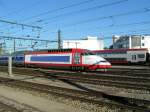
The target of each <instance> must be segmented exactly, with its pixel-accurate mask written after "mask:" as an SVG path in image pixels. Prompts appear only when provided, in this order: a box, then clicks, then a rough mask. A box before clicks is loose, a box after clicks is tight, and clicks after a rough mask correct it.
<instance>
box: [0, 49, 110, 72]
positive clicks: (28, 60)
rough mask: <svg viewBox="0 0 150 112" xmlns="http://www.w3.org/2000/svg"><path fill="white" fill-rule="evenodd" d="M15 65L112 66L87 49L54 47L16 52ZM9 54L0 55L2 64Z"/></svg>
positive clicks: (49, 66) (102, 67)
mask: <svg viewBox="0 0 150 112" xmlns="http://www.w3.org/2000/svg"><path fill="white" fill-rule="evenodd" d="M12 62H13V65H15V66H26V67H42V68H57V69H71V70H97V69H107V68H111V64H110V63H109V62H108V61H106V60H105V59H104V58H102V57H100V56H97V55H95V54H93V53H92V52H91V51H88V50H85V49H52V50H40V51H32V52H25V53H15V54H13V56H12ZM7 63H8V56H7V55H5V56H0V64H1V65H2V64H4V65H6V64H7Z"/></svg>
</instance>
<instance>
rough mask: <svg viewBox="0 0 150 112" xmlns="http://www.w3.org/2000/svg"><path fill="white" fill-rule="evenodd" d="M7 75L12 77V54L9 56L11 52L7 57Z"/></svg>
mask: <svg viewBox="0 0 150 112" xmlns="http://www.w3.org/2000/svg"><path fill="white" fill-rule="evenodd" d="M8 75H9V76H10V77H13V74H12V56H11V53H10V55H9V57H8Z"/></svg>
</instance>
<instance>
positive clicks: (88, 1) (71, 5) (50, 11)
mask: <svg viewBox="0 0 150 112" xmlns="http://www.w3.org/2000/svg"><path fill="white" fill-rule="evenodd" d="M93 1H95V0H85V1H81V2H78V3H73V4H70V5H67V6H64V7H60V8H56V9H52V10H48V11H45V12H42V13H39V14H37V15H34V16H31V17H27V18H25V19H23V20H22V21H27V20H30V19H33V18H37V17H39V16H43V15H47V14H50V13H56V12H57V11H60V10H64V9H68V8H72V7H76V6H80V5H83V4H87V3H90V2H93Z"/></svg>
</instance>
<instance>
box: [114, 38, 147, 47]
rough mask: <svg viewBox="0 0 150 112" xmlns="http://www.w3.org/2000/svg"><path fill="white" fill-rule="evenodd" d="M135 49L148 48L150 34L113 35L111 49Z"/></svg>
mask: <svg viewBox="0 0 150 112" xmlns="http://www.w3.org/2000/svg"><path fill="white" fill-rule="evenodd" d="M121 48H127V49H134V48H135V49H136V48H149V49H150V35H123V36H116V35H115V36H113V49H121Z"/></svg>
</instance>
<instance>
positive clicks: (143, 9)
mask: <svg viewBox="0 0 150 112" xmlns="http://www.w3.org/2000/svg"><path fill="white" fill-rule="evenodd" d="M146 12H150V7H146V8H142V9H140V10H135V11H130V12H125V13H120V14H114V15H110V16H103V17H96V18H91V19H86V20H82V21H78V22H76V23H72V24H68V25H64V26H63V28H67V27H72V26H75V25H81V24H84V23H89V22H95V21H100V20H104V19H110V18H115V17H121V16H127V15H134V14H140V13H146ZM47 24H48V23H47ZM43 25H44V24H43Z"/></svg>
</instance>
